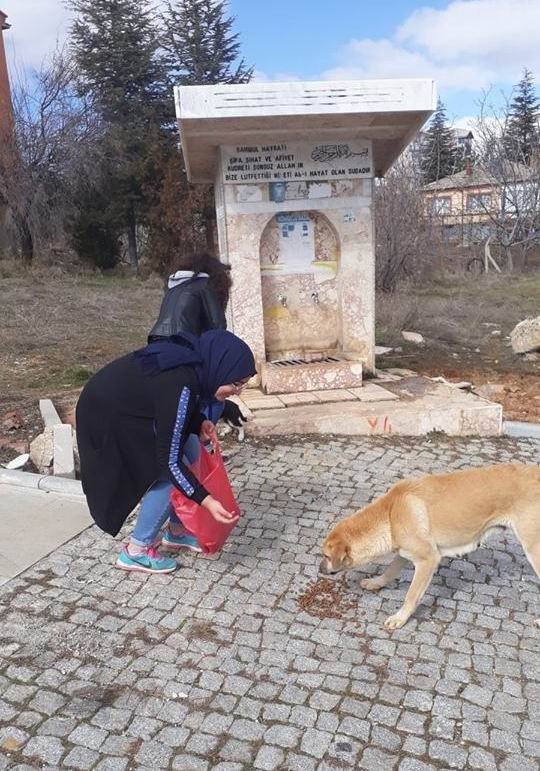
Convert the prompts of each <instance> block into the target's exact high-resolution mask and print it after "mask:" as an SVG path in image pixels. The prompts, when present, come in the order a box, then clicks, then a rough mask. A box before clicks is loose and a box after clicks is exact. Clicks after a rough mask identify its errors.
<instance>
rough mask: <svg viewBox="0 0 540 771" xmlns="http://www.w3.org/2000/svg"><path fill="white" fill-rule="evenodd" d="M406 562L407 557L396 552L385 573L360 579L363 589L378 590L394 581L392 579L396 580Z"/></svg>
mask: <svg viewBox="0 0 540 771" xmlns="http://www.w3.org/2000/svg"><path fill="white" fill-rule="evenodd" d="M406 564H407V560H406V559H405V557H402V556H401V555H400V554H396V556H395V557H394V559H393V560H392V562H391V563H390V564H389V565H388V567H387V568H386V570H385V571H384V573H381V575H380V576H375V578H364V579H363V581H360V586H361V587H362V589H367V590H368V591H370V592H376V591H377V589H382V588H383V586H387V585H388V584H390V583H392V581H394V580H395V579H396V578H397V577H398V576H399V574H400V573H401V571H402V570H403V568H404V567H405V565H406Z"/></svg>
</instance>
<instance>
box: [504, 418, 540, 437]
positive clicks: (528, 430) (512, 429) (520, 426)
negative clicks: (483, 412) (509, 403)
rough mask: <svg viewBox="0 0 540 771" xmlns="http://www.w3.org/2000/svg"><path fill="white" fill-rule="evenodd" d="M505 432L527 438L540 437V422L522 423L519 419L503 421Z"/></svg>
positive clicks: (507, 434) (508, 434)
mask: <svg viewBox="0 0 540 771" xmlns="http://www.w3.org/2000/svg"><path fill="white" fill-rule="evenodd" d="M503 434H505V435H506V436H516V437H522V438H527V439H540V423H522V422H520V421H518V420H505V421H503Z"/></svg>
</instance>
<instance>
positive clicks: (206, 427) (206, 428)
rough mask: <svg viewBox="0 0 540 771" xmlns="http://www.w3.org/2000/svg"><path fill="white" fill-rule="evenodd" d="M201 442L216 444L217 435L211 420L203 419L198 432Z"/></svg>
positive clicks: (214, 445)
mask: <svg viewBox="0 0 540 771" xmlns="http://www.w3.org/2000/svg"><path fill="white" fill-rule="evenodd" d="M199 437H200V439H201V442H211V443H212V446H213V447H216V446H217V445H218V435H217V431H216V427H215V425H214V424H213V423H212V421H211V420H203V422H202V423H201V430H200V433H199Z"/></svg>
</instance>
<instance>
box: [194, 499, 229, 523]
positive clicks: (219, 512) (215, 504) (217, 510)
mask: <svg viewBox="0 0 540 771" xmlns="http://www.w3.org/2000/svg"><path fill="white" fill-rule="evenodd" d="M202 505H203V506H204V508H205V509H207V510H208V511H209V512H210V514H211V515H212V516H213V517H214V519H215V520H216V522H221V523H222V524H224V525H230V524H231V522H236V521H237V519H238V515H237V514H232V513H231V512H230V511H227V509H225V508H224V507H223V506H222V505H221V503H220V502H219V501H218V500H216V499H215V498H212V496H211V495H207V496H206V498H205V499H204V501H203V502H202Z"/></svg>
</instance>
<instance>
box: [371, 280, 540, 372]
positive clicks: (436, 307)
mask: <svg viewBox="0 0 540 771" xmlns="http://www.w3.org/2000/svg"><path fill="white" fill-rule="evenodd" d="M376 309H377V342H378V343H380V344H381V345H386V344H388V345H402V344H403V339H402V337H401V331H402V330H403V329H408V330H414V331H416V332H420V333H421V334H423V335H424V337H426V339H427V340H428V341H430V342H431V343H434V344H437V343H439V344H442V345H450V346H458V347H463V348H468V347H469V348H470V347H472V348H476V347H478V346H482V345H483V344H485V343H486V338H489V337H492V336H491V332H492V331H493V330H500V332H501V338H502V339H503V340H504V338H505V337H507V336H508V335H509V334H510V332H511V330H512V329H513V327H514V326H515V325H516V324H517V323H518V322H519V321H521V320H523V319H524V318H527V317H528V316H536V315H538V312H539V309H540V275H538V274H537V275H536V276H526V277H524V276H518V277H516V278H509V277H508V276H503V277H500V278H499V277H486V278H479V279H478V278H477V279H470V280H468V279H466V278H455V279H448V280H445V281H438V282H431V283H429V284H425V283H424V284H421V285H420V286H415V285H413V284H405V285H403V286H402V287H400V289H399V291H397V292H396V293H395V294H393V295H386V296H385V295H378V297H377V303H376ZM513 360H514V362H515V361H516V359H515V357H513Z"/></svg>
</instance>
